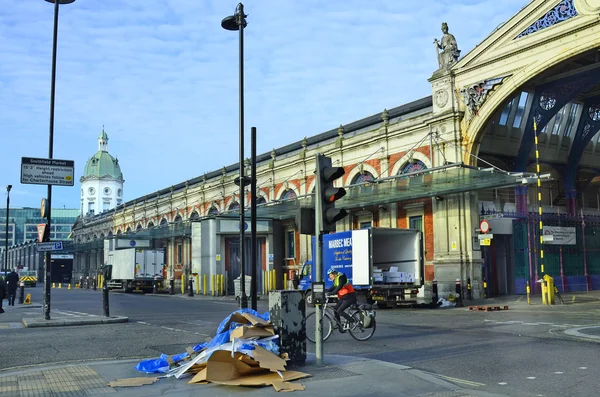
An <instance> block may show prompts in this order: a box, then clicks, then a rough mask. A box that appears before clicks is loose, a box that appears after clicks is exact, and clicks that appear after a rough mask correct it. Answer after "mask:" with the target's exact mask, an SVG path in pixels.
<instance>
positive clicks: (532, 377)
mask: <svg viewBox="0 0 600 397" xmlns="http://www.w3.org/2000/svg"><path fill="white" fill-rule="evenodd" d="M527 379H535V376H528V377H527Z"/></svg>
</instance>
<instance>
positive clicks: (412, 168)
mask: <svg viewBox="0 0 600 397" xmlns="http://www.w3.org/2000/svg"><path fill="white" fill-rule="evenodd" d="M426 169H427V166H426V165H425V163H423V162H422V161H421V160H413V161H410V162H408V163H407V164H406V165H405V166H404V167H402V168H400V170H399V171H398V174H408V173H409V172H417V171H422V170H426Z"/></svg>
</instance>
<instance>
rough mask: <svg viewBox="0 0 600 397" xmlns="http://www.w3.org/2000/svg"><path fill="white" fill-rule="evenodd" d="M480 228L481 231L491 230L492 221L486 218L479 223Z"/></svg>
mask: <svg viewBox="0 0 600 397" xmlns="http://www.w3.org/2000/svg"><path fill="white" fill-rule="evenodd" d="M479 230H481V233H487V232H489V231H490V223H489V222H488V221H486V220H485V219H484V220H482V221H481V223H480V224H479Z"/></svg>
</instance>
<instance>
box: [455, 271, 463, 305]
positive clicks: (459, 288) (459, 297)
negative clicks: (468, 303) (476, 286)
mask: <svg viewBox="0 0 600 397" xmlns="http://www.w3.org/2000/svg"><path fill="white" fill-rule="evenodd" d="M462 300H463V299H462V285H461V281H460V278H457V279H456V307H463V303H462Z"/></svg>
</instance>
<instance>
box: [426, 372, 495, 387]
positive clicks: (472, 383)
mask: <svg viewBox="0 0 600 397" xmlns="http://www.w3.org/2000/svg"><path fill="white" fill-rule="evenodd" d="M436 376H437V377H438V378H442V379H445V380H449V381H451V382H454V383H462V384H465V385H469V386H485V383H478V382H472V381H470V380H465V379H459V378H453V377H451V376H445V375H439V374H436Z"/></svg>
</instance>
